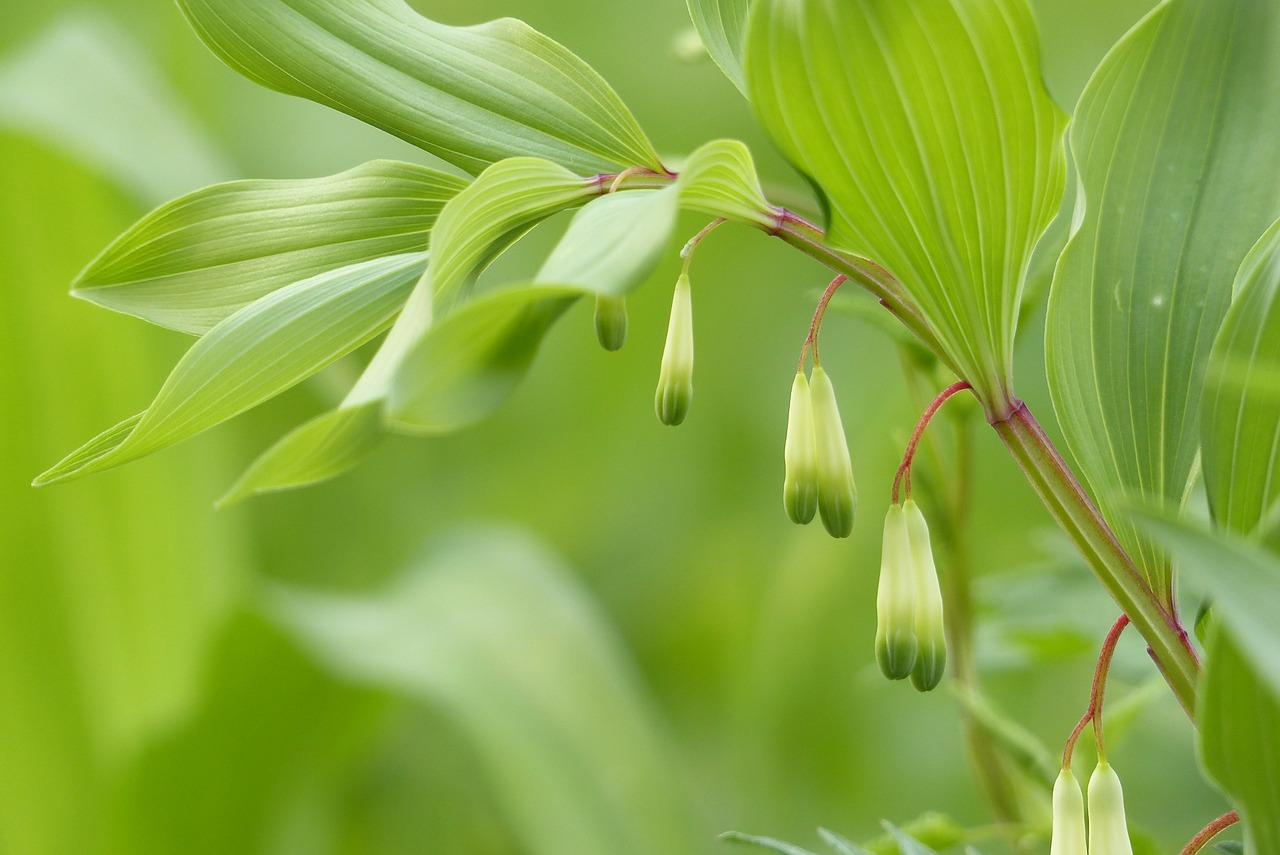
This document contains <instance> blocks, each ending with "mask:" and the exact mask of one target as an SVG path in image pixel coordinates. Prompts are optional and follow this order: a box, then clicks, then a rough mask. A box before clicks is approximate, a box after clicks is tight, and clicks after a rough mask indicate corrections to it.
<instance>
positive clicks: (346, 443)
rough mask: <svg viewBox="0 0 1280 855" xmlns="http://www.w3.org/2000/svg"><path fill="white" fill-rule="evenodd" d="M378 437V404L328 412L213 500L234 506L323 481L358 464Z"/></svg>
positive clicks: (264, 456) (275, 448) (279, 444)
mask: <svg viewBox="0 0 1280 855" xmlns="http://www.w3.org/2000/svg"><path fill="white" fill-rule="evenodd" d="M382 436H383V431H382V403H381V402H380V401H372V402H370V403H365V404H356V405H354V406H349V407H348V406H343V407H338V408H337V409H335V410H330V411H329V412H327V413H324V414H322V415H319V416H317V417H315V418H314V419H311V420H310V421H308V422H306V423H304V424H303V425H301V426H300V427H298V428H296V429H295V430H293V431H291V432H290V433H289V434H287V435H286V436H285V437H283V438H282V439H281V440H280V441H279V442H277V443H276V444H275V445H273V446H271V448H269V449H267V450H266V451H264V452H263V453H262V455H261V456H260V457H259V458H258V459H257V460H255V461H254V462H253V465H251V466H250V467H249V469H248V470H247V471H246V472H245V473H244V474H243V475H242V476H240V479H239V480H238V481H236V483H235V484H234V485H233V486H232V488H231V489H230V490H228V491H227V493H226V495H225V496H223V497H222V498H221V499H219V500H218V505H219V507H224V506H226V505H230V504H234V503H235V502H239V501H241V500H242V499H247V498H249V497H250V496H252V495H255V494H257V493H269V492H274V491H277V490H289V489H292V488H294V487H305V486H307V485H309V484H316V483H319V482H320V481H327V480H328V479H330V478H333V477H336V476H338V475H341V474H342V473H343V472H346V471H347V470H348V469H350V468H351V467H353V466H355V465H356V464H357V463H359V462H360V461H362V460H364V458H365V457H366V456H368V455H369V453H370V452H372V451H373V449H374V448H376V447H377V446H378V444H379V443H380V442H381V441H382Z"/></svg>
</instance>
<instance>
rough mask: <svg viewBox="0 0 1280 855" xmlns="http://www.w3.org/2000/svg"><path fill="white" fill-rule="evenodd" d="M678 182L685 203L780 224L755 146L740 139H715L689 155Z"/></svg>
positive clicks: (762, 224) (739, 217) (714, 212)
mask: <svg viewBox="0 0 1280 855" xmlns="http://www.w3.org/2000/svg"><path fill="white" fill-rule="evenodd" d="M678 186H679V188H680V204H681V206H682V207H685V208H688V209H690V210H693V211H700V212H701V213H704V214H710V215H711V216H713V217H724V218H725V219H727V220H734V221H736V222H740V223H747V224H750V225H754V226H758V227H760V228H763V229H765V230H770V229H773V228H775V227H776V226H777V225H778V217H777V215H776V213H775V212H774V210H773V207H772V206H771V205H770V204H769V202H768V200H766V199H765V197H764V191H763V190H761V189H760V179H759V178H758V177H757V176H756V166H755V161H754V160H753V159H752V157H751V150H750V149H748V148H747V147H746V145H745V144H743V143H741V142H739V141H738V140H713V141H711V142H709V143H706V144H705V145H703V146H702V147H700V148H699V149H698V150H697V151H695V152H694V153H693V154H691V155H689V159H688V160H686V161H685V163H684V165H683V166H682V167H681V169H680V178H679V181H678Z"/></svg>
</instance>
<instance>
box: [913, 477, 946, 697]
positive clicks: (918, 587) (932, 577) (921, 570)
mask: <svg viewBox="0 0 1280 855" xmlns="http://www.w3.org/2000/svg"><path fill="white" fill-rule="evenodd" d="M902 509H903V511H904V512H905V514H906V517H907V538H908V539H909V540H910V542H911V566H912V569H913V570H914V571H915V593H916V619H915V627H916V643H917V645H918V646H917V650H916V664H915V667H914V668H913V669H912V670H911V684H912V685H913V686H915V687H916V688H917V689H919V690H920V691H922V692H929V691H932V690H933V689H934V688H935V687H936V686H937V685H938V683H939V682H941V680H942V672H943V671H944V670H946V665H947V637H946V633H945V630H944V628H943V624H942V589H941V588H940V587H939V586H938V570H937V567H935V566H934V563H933V548H932V547H931V546H930V545H929V525H928V523H926V522H925V521H924V514H922V513H921V512H920V507H919V506H918V505H917V504H916V503H915V501H914V500H913V499H907V501H906V502H904V503H903V506H902Z"/></svg>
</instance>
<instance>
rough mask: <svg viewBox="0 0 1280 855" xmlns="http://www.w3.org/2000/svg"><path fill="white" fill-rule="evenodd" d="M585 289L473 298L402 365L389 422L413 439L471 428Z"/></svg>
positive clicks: (510, 387)
mask: <svg viewBox="0 0 1280 855" xmlns="http://www.w3.org/2000/svg"><path fill="white" fill-rule="evenodd" d="M580 296H582V291H581V290H579V289H577V288H564V287H560V286H553V285H537V286H532V287H520V288H515V289H511V290H504V291H496V292H493V293H491V294H485V295H484V296H481V297H477V298H476V299H474V300H472V301H471V302H469V303H467V304H466V305H465V306H463V307H462V308H461V309H459V310H457V311H455V312H454V313H452V314H451V315H449V316H448V317H446V318H445V319H444V320H442V321H440V322H439V323H437V324H436V325H435V326H433V327H432V328H431V329H430V330H429V331H428V332H427V334H426V335H425V336H424V337H423V338H422V340H421V341H420V342H419V343H418V344H417V346H415V347H414V348H413V349H412V350H411V351H409V353H408V354H406V356H405V358H404V361H403V362H402V363H401V365H400V371H399V372H398V373H397V374H396V380H395V383H394V384H393V385H392V387H391V392H390V395H389V397H388V399H387V419H388V421H389V423H390V424H391V425H392V426H394V427H396V428H399V429H401V430H407V431H411V432H413V433H427V434H435V433H448V432H450V431H455V430H459V429H460V428H463V427H466V426H468V425H470V424H474V423H475V422H477V421H479V420H480V419H482V418H484V417H485V416H487V415H489V413H491V412H492V411H493V410H494V409H495V408H496V407H497V406H498V405H499V404H501V403H502V402H503V401H505V400H506V399H507V398H508V397H509V396H510V394H511V393H512V391H514V390H515V388H516V386H517V385H518V384H519V383H520V380H521V379H523V377H524V375H525V373H526V372H527V371H528V370H529V366H530V364H531V363H532V362H533V358H534V356H536V355H537V352H538V348H539V347H540V346H541V344H542V338H543V336H545V335H546V332H547V330H548V329H549V328H550V327H551V325H552V324H553V323H555V321H556V320H557V319H558V318H559V317H560V316H561V315H562V314H564V312H565V310H566V309H568V308H569V307H570V306H571V305H573V303H574V301H575V300H577V299H578V297H580Z"/></svg>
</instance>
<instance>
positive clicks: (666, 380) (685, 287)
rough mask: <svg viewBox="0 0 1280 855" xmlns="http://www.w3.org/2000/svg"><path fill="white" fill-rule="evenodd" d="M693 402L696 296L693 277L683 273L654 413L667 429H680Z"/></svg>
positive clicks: (668, 327)
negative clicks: (678, 427) (674, 427)
mask: <svg viewBox="0 0 1280 855" xmlns="http://www.w3.org/2000/svg"><path fill="white" fill-rule="evenodd" d="M692 400H693V296H692V294H691V292H690V288H689V274H687V273H681V274H680V278H679V279H677V280H676V290H675V294H674V295H673V296H672V298H671V321H670V322H669V323H668V324H667V344H666V346H665V347H664V348H663V349H662V370H661V371H660V372H659V374H658V391H657V392H656V393H655V395H654V399H653V403H654V409H655V410H657V412H658V419H659V420H660V421H661V422H662V423H663V424H664V425H672V426H674V425H678V424H680V423H681V422H682V421H684V417H685V416H686V415H688V414H689V404H690V402H691V401H692Z"/></svg>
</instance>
